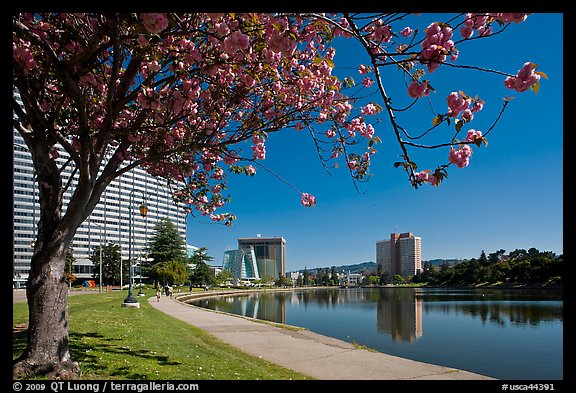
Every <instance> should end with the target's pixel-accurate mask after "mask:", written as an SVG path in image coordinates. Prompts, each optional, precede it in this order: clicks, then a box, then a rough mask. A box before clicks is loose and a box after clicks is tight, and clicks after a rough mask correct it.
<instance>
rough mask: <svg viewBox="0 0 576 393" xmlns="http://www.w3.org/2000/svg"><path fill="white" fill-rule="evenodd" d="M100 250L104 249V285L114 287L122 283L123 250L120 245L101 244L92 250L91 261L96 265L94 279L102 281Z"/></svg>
mask: <svg viewBox="0 0 576 393" xmlns="http://www.w3.org/2000/svg"><path fill="white" fill-rule="evenodd" d="M100 248H102V284H103V285H104V284H105V285H114V284H117V283H119V282H120V258H121V248H120V245H119V244H114V243H108V244H99V245H97V246H95V247H94V248H93V249H92V252H91V254H90V257H89V258H90V261H92V263H93V264H94V267H95V268H94V277H95V278H96V277H98V279H100V269H99V267H100Z"/></svg>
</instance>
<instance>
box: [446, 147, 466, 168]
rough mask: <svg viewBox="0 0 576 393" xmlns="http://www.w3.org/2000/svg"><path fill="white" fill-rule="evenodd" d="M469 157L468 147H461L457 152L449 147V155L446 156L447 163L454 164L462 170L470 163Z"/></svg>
mask: <svg viewBox="0 0 576 393" xmlns="http://www.w3.org/2000/svg"><path fill="white" fill-rule="evenodd" d="M471 155H472V149H471V148H470V146H469V145H464V146H461V147H460V148H459V149H458V150H456V149H454V148H453V147H451V148H450V153H449V154H448V161H449V162H450V163H452V164H455V165H456V166H457V167H458V168H464V167H467V166H468V164H469V163H470V156H471Z"/></svg>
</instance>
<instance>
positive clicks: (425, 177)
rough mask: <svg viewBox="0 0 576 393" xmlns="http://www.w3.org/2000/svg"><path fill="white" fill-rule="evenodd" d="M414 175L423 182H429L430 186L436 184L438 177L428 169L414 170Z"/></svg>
mask: <svg viewBox="0 0 576 393" xmlns="http://www.w3.org/2000/svg"><path fill="white" fill-rule="evenodd" d="M414 176H415V177H416V179H419V180H421V181H423V182H424V183H430V185H432V186H436V185H438V178H437V177H436V176H435V175H434V174H433V173H430V171H422V172H414Z"/></svg>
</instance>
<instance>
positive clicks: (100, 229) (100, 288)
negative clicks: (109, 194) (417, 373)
mask: <svg viewBox="0 0 576 393" xmlns="http://www.w3.org/2000/svg"><path fill="white" fill-rule="evenodd" d="M90 223H91V224H95V225H96V226H97V227H98V231H99V233H100V247H99V248H100V269H99V270H100V274H99V276H98V281H99V283H98V286H99V288H98V290H99V292H100V293H102V226H101V225H100V224H98V223H97V222H92V221H90Z"/></svg>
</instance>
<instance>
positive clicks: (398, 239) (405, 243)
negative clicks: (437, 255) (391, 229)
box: [376, 232, 422, 277]
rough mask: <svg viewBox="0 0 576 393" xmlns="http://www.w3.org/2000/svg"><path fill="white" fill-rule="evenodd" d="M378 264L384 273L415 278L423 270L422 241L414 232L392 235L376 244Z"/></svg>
mask: <svg viewBox="0 0 576 393" xmlns="http://www.w3.org/2000/svg"><path fill="white" fill-rule="evenodd" d="M376 263H377V264H378V268H379V269H380V270H382V272H388V273H390V274H391V275H395V274H399V275H401V276H404V277H406V276H413V275H415V274H417V273H418V272H420V271H421V270H422V239H421V238H420V237H416V236H414V235H413V234H412V232H405V233H392V234H390V239H386V240H380V241H377V242H376Z"/></svg>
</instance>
